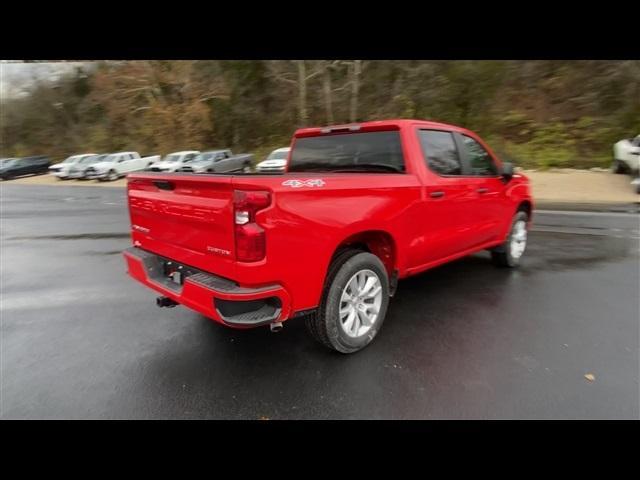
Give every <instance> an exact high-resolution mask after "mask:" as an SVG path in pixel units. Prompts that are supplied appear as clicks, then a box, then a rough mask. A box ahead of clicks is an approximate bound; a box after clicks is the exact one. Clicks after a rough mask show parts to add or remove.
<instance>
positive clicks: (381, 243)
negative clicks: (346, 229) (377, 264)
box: [329, 230, 398, 278]
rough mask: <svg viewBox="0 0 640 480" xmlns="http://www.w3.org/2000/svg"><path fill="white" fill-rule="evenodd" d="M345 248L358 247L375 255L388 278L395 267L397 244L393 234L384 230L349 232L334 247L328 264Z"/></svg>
mask: <svg viewBox="0 0 640 480" xmlns="http://www.w3.org/2000/svg"><path fill="white" fill-rule="evenodd" d="M347 249H359V250H363V251H365V252H369V253H372V254H374V255H375V256H377V257H378V258H379V259H380V261H382V264H383V265H384V266H385V269H386V270H387V274H388V275H389V278H391V277H392V276H393V275H394V272H395V271H396V269H397V263H398V248H397V244H396V241H395V239H394V238H393V236H392V235H391V234H390V233H389V232H387V231H385V230H363V231H360V232H357V233H352V234H350V235H349V236H348V237H346V238H344V239H343V240H342V241H340V242H339V243H338V244H337V246H336V247H335V248H334V250H333V254H332V255H331V260H330V261H329V265H331V263H333V261H334V259H335V258H336V257H337V256H338V255H340V254H341V253H342V252H343V251H345V250H347Z"/></svg>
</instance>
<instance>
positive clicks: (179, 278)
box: [124, 120, 533, 353]
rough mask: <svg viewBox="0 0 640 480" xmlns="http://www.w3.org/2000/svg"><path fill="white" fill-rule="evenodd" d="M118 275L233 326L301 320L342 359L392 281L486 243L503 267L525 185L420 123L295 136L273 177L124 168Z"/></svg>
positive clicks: (480, 149) (489, 157)
mask: <svg viewBox="0 0 640 480" xmlns="http://www.w3.org/2000/svg"><path fill="white" fill-rule="evenodd" d="M127 190H128V201H129V210H130V216H131V232H132V240H133V247H131V248H129V249H127V250H126V251H125V252H124V255H125V258H126V261H127V266H128V273H129V275H131V276H132V277H133V278H135V279H136V280H138V281H139V282H141V283H143V284H144V285H146V286H148V287H150V288H152V289H153V290H156V291H157V292H159V293H160V294H161V295H162V296H160V297H158V299H157V304H158V305H159V306H175V305H177V304H182V305H185V306H187V307H189V308H191V309H193V310H196V311H197V312H200V313H201V314H202V315H205V316H206V317H209V318H211V319H213V320H215V321H216V322H219V323H222V324H224V325H227V326H230V327H236V328H247V327H255V326H259V325H270V326H271V329H272V330H279V329H281V328H282V322H283V321H285V320H288V319H292V318H296V317H305V318H306V324H307V327H308V329H309V331H310V333H311V334H312V336H313V337H314V338H316V339H317V340H318V341H320V342H321V343H323V344H324V345H326V346H327V347H329V348H332V349H334V350H337V351H339V352H343V353H351V352H355V351H358V350H360V349H362V348H363V347H365V346H366V345H368V344H369V343H370V342H371V340H373V338H374V337H375V336H376V334H377V333H378V332H379V331H380V328H381V327H382V323H383V321H384V318H385V315H386V313H387V306H388V304H389V299H390V297H392V296H393V294H394V291H395V289H396V285H397V281H398V280H399V279H402V278H405V277H408V276H410V275H415V274H418V273H420V272H423V271H425V270H427V269H429V268H432V267H435V266H437V265H440V264H442V263H445V262H449V261H451V260H454V259H457V258H460V257H462V256H465V255H469V254H471V253H474V252H477V251H480V250H483V249H487V250H490V251H491V255H492V258H493V260H494V262H495V263H497V264H498V265H501V266H507V267H515V266H517V265H518V263H519V261H520V258H521V256H522V254H523V252H524V249H525V246H526V240H527V230H528V227H529V225H530V222H531V214H532V210H533V204H532V198H531V191H530V187H529V181H528V179H527V178H526V177H525V176H523V175H520V174H514V172H513V167H512V165H511V164H508V163H502V162H501V161H500V160H499V159H498V158H497V157H496V156H495V155H494V153H493V152H492V151H491V149H490V148H489V147H488V146H487V145H486V144H485V143H484V142H483V141H482V139H480V138H479V137H478V136H477V135H476V134H475V133H473V132H471V131H469V130H466V129H464V128H460V127H456V126H453V125H446V124H442V123H435V122H429V121H421V120H386V121H373V122H365V123H360V124H351V125H341V126H334V127H325V128H304V129H300V130H298V131H296V132H295V135H294V138H293V141H292V143H291V151H290V153H289V158H288V159H287V173H285V174H284V175H282V174H280V175H264V174H262V175H255V174H239V175H217V174H211V175H207V174H205V175H197V174H188V173H164V174H162V173H152V172H144V173H134V174H131V175H129V176H128V189H127Z"/></svg>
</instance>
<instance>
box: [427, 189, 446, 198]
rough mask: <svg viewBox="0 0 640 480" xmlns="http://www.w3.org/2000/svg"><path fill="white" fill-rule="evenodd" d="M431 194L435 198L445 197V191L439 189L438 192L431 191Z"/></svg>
mask: <svg viewBox="0 0 640 480" xmlns="http://www.w3.org/2000/svg"><path fill="white" fill-rule="evenodd" d="M429 195H430V196H431V197H433V198H441V197H444V192H443V191H442V190H439V191H437V192H431V193H430V194H429Z"/></svg>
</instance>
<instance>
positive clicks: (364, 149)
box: [288, 131, 405, 172]
mask: <svg viewBox="0 0 640 480" xmlns="http://www.w3.org/2000/svg"><path fill="white" fill-rule="evenodd" d="M404 170H405V168H404V157H403V155H402V146H401V144H400V132H398V131H384V132H363V133H348V134H339V135H327V136H321V137H302V138H298V139H296V142H295V144H294V146H293V150H292V152H291V160H290V161H289V168H288V171H289V172H309V171H316V172H320V171H325V172H331V171H363V172H367V171H370V172H404Z"/></svg>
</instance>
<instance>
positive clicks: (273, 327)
mask: <svg viewBox="0 0 640 480" xmlns="http://www.w3.org/2000/svg"><path fill="white" fill-rule="evenodd" d="M269 328H270V329H271V331H272V332H273V333H278V332H279V331H280V330H282V322H273V323H270V324H269Z"/></svg>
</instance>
